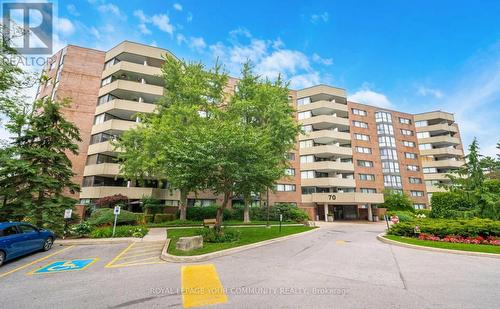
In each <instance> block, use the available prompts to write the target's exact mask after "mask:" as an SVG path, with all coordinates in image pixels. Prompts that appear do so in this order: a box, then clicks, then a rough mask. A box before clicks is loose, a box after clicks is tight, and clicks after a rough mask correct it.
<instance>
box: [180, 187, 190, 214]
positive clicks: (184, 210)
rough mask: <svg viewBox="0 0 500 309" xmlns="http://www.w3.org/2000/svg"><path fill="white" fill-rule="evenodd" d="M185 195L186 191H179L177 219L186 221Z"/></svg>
mask: <svg viewBox="0 0 500 309" xmlns="http://www.w3.org/2000/svg"><path fill="white" fill-rule="evenodd" d="M187 195H188V192H187V191H186V190H181V200H180V203H179V219H180V220H186V212H187V211H186V210H187Z"/></svg>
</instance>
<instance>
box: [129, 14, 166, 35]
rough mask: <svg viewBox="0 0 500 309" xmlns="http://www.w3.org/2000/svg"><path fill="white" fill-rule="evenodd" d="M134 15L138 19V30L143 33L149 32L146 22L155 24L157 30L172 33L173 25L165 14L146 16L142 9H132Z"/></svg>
mask: <svg viewBox="0 0 500 309" xmlns="http://www.w3.org/2000/svg"><path fill="white" fill-rule="evenodd" d="M134 16H135V17H137V18H138V19H139V30H140V31H141V33H143V34H151V31H150V30H149V29H148V28H147V26H146V24H152V25H155V26H156V27H157V28H158V29H159V30H161V31H163V32H166V33H168V34H173V33H174V26H173V25H172V24H171V23H170V18H169V17H168V15H166V14H155V15H153V16H148V15H146V14H144V11H143V10H136V11H134Z"/></svg>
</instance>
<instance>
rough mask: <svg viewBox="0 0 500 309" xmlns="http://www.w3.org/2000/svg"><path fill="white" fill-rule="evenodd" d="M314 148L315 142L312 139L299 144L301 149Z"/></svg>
mask: <svg viewBox="0 0 500 309" xmlns="http://www.w3.org/2000/svg"><path fill="white" fill-rule="evenodd" d="M313 146H314V142H313V140H312V139H309V140H307V141H300V142H299V147H300V148H309V147H313Z"/></svg>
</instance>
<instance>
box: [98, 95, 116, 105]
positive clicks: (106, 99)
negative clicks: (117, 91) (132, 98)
mask: <svg viewBox="0 0 500 309" xmlns="http://www.w3.org/2000/svg"><path fill="white" fill-rule="evenodd" d="M114 99H116V97H115V96H114V95H112V94H105V95H103V96H102V97H99V100H98V101H97V105H101V104H104V103H106V102H109V101H111V100H114Z"/></svg>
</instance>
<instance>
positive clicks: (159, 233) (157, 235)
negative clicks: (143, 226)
mask: <svg viewBox="0 0 500 309" xmlns="http://www.w3.org/2000/svg"><path fill="white" fill-rule="evenodd" d="M166 239H167V228H164V227H153V228H150V229H149V233H148V234H147V235H146V236H144V238H143V239H142V241H144V242H150V241H165V240H166Z"/></svg>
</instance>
